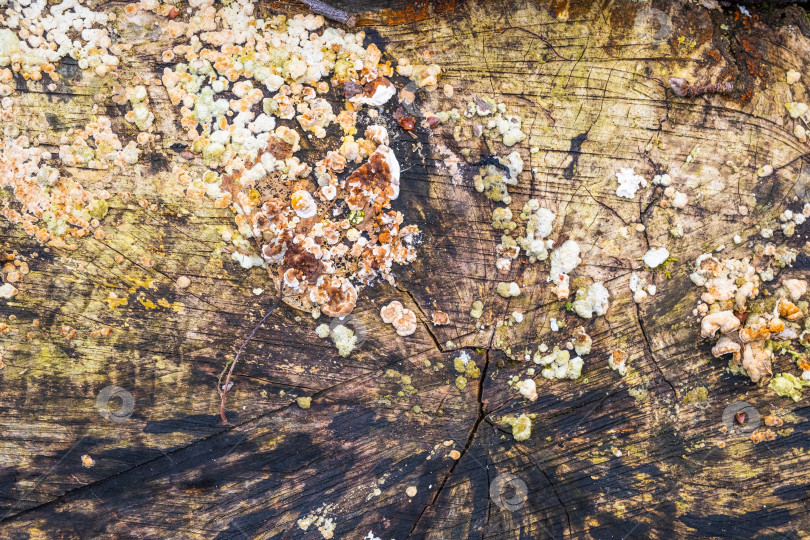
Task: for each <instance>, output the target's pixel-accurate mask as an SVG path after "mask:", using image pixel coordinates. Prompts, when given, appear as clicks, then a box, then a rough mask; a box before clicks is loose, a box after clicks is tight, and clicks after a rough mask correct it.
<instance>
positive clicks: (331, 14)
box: [299, 0, 357, 28]
mask: <svg viewBox="0 0 810 540" xmlns="http://www.w3.org/2000/svg"><path fill="white" fill-rule="evenodd" d="M299 1H300V2H301V3H302V4H306V5H307V6H309V9H311V10H312V12H313V13H317V14H318V15H323V16H324V17H326V18H327V19H329V20H332V21H335V22H339V23H340V24H345V25H346V26H348V27H349V28H352V27H354V26H355V25H356V24H357V15H356V14H354V13H349V12H348V11H343V10H342V9H338V8H336V7H333V6H330V5H329V4H327V3H326V2H321V0H299Z"/></svg>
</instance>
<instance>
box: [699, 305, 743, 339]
mask: <svg viewBox="0 0 810 540" xmlns="http://www.w3.org/2000/svg"><path fill="white" fill-rule="evenodd" d="M739 327H740V319H738V318H737V317H736V316H735V315H734V312H733V311H730V310H727V311H718V312H717V313H710V314H708V315H706V316H705V317H703V320H702V321H701V322H700V335H701V336H703V337H713V336H714V335H715V334H716V333H717V331H718V330H720V333H721V334H728V333H729V332H731V331H732V330H736V329H738V328H739Z"/></svg>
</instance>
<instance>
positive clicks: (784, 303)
mask: <svg viewBox="0 0 810 540" xmlns="http://www.w3.org/2000/svg"><path fill="white" fill-rule="evenodd" d="M776 311H777V313H779V316H780V317H784V318H785V319H787V320H789V321H798V320H800V319H801V318H802V317H804V313H802V310H800V309H799V308H798V307H797V306H796V304H794V303H793V302H791V301H790V300H787V299H786V298H780V299H779V301H778V302H777V303H776Z"/></svg>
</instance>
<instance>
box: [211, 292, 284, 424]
mask: <svg viewBox="0 0 810 540" xmlns="http://www.w3.org/2000/svg"><path fill="white" fill-rule="evenodd" d="M283 290H284V289H283V287H282V288H281V289H279V292H278V296H277V297H276V300H275V301H274V302H273V305H271V306H270V307H269V308H268V309H267V313H265V314H264V317H262V320H261V321H259V324H257V325H256V327H255V328H253V331H252V332H251V333H250V335H249V336H248V337H247V339H246V340H245V341H244V343H242V346H241V347H239V351H237V353H236V356H234V358H233V362H231V367H230V369H228V376H227V377H225V384H222V374H220V376H219V381H218V382H217V390H219V395H220V396H221V397H222V401H221V402H220V405H219V416H220V417H221V418H222V421H223V422H225V423H226V424H227V423H228V419H227V418H226V417H225V398H226V396H227V395H228V390H230V384H231V375H232V374H233V368H234V366H236V361H237V360H239V356H240V355H241V354H242V351H244V350H245V347H246V346H247V344H248V343H250V340H251V339H253V336H255V335H256V332H258V331H259V328H261V327H262V325H263V324H264V321H266V320H267V317H269V316H270V314H271V313H273V311H274V310H275V309H276V308H277V307H278V305H279V304H280V303H281V298H282V297H283V294H282V291H283ZM224 372H225V371H224V370H223V373H224Z"/></svg>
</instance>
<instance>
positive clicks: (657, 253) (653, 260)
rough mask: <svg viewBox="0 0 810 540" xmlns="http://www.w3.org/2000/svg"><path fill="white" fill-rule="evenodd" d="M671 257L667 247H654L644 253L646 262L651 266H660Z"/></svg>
mask: <svg viewBox="0 0 810 540" xmlns="http://www.w3.org/2000/svg"><path fill="white" fill-rule="evenodd" d="M668 258H669V250H668V249H667V248H653V249H650V250H649V251H647V253H645V254H644V259H643V260H644V264H646V265H647V266H649V267H650V268H658V267H659V266H661V265H662V264H664V263H665V262H666V260H667V259H668Z"/></svg>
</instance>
